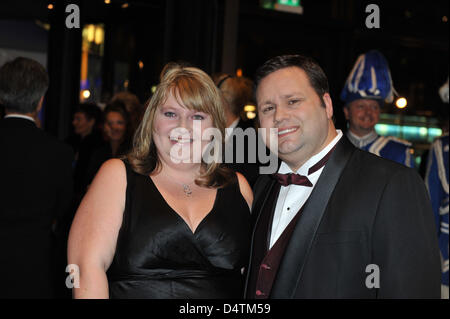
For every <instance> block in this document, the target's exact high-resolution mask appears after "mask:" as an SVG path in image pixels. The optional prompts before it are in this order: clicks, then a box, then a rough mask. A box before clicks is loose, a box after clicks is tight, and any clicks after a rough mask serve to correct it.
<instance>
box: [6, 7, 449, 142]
mask: <svg viewBox="0 0 450 319" xmlns="http://www.w3.org/2000/svg"><path fill="white" fill-rule="evenodd" d="M233 1H235V0H233ZM124 2H125V1H124V0H123V1H122V0H112V3H111V5H105V4H104V1H103V0H73V1H66V0H55V1H53V3H54V5H55V8H54V9H53V10H48V9H47V3H48V1H41V0H14V1H11V0H3V1H0V19H20V20H24V21H29V22H30V23H34V21H35V20H36V19H37V20H40V21H42V22H44V23H49V24H50V25H51V30H50V32H49V41H48V52H49V54H48V62H49V63H48V67H49V71H50V77H51V81H52V84H51V87H50V90H49V92H48V94H47V101H48V103H49V104H50V106H49V112H48V114H47V115H46V116H47V118H46V120H47V121H46V129H47V130H48V131H50V132H51V133H53V134H55V135H58V136H59V137H61V138H62V137H65V135H66V134H67V132H68V131H69V129H70V126H71V124H70V122H71V112H72V111H73V108H74V107H75V105H76V103H77V102H78V95H79V84H80V83H79V81H80V79H79V77H80V54H81V30H80V29H78V30H77V29H72V30H68V29H67V28H65V26H64V20H65V17H66V13H65V12H64V7H65V5H67V4H68V3H76V4H79V5H80V9H81V23H82V24H85V23H103V24H104V26H105V37H106V38H105V54H104V57H103V66H102V72H103V74H102V81H103V82H102V87H103V91H104V92H103V93H105V95H108V93H109V94H111V93H112V92H113V89H114V85H115V83H114V79H115V64H116V63H117V62H120V63H125V64H126V65H128V68H129V77H130V79H129V90H130V91H131V92H133V93H135V94H137V95H138V97H139V98H140V99H141V102H144V101H145V100H146V99H147V98H148V97H149V96H150V89H151V86H152V85H155V84H157V82H158V77H159V73H160V71H161V69H162V67H163V66H164V64H165V63H167V62H169V61H185V62H188V63H190V64H193V65H195V66H198V67H200V68H202V69H204V70H205V71H206V72H208V73H214V72H218V71H221V70H222V68H223V66H224V64H225V62H227V63H228V64H229V65H228V66H227V68H229V69H230V70H231V71H233V69H236V68H242V69H243V72H244V75H245V76H248V77H253V75H254V72H255V70H256V68H257V67H258V66H259V65H261V64H262V63H263V62H264V61H266V60H267V59H269V58H270V57H273V56H275V55H278V54H286V53H303V54H307V55H310V56H312V57H314V58H315V59H316V60H317V61H318V62H319V64H320V65H321V66H322V67H323V69H324V71H325V72H326V74H327V75H328V78H329V82H330V89H331V95H332V97H333V99H334V104H335V106H336V109H337V110H338V111H339V110H340V107H341V105H342V103H341V102H340V101H339V93H340V90H341V88H342V86H343V84H344V81H345V79H346V77H347V75H348V73H349V71H350V69H351V67H352V65H353V63H354V62H355V59H356V57H357V56H358V55H359V54H361V53H363V52H366V51H367V50H369V49H379V50H380V51H382V52H383V53H384V54H385V56H386V57H387V59H388V61H389V63H390V66H391V71H392V78H393V80H394V86H395V87H396V89H397V90H398V91H399V93H400V94H402V95H403V94H404V95H407V96H408V98H409V101H410V107H409V108H408V110H406V112H405V113H407V114H408V112H409V113H411V114H426V115H428V116H430V115H436V114H440V113H439V112H441V111H442V110H443V108H442V107H441V105H442V103H440V100H439V96H438V95H437V88H438V87H439V86H440V85H442V84H443V82H444V81H445V79H446V78H447V76H448V35H449V34H448V23H445V22H443V21H442V19H441V18H442V17H443V16H444V15H446V16H447V17H448V5H449V3H448V1H447V0H445V1H444V0H435V1H433V3H432V5H431V4H430V5H428V4H427V3H424V2H423V1H418V0H414V1H412V0H410V1H407V0H398V1H388V0H385V1H376V0H374V1H364V0H361V1H359V0H358V1H357V0H321V1H315V0H302V1H301V3H302V5H303V7H304V14H303V15H295V14H288V13H281V12H275V11H271V10H265V9H262V8H260V7H259V0H245V1H243V0H242V1H237V2H238V5H239V10H238V11H237V15H238V16H237V17H236V16H234V17H233V16H232V17H231V18H230V17H228V18H230V20H226V19H225V15H226V12H230V11H227V7H226V4H227V3H228V4H229V3H230V1H228V2H226V0H186V1H178V0H145V1H144V0H130V1H128V2H129V7H128V8H122V4H123V3H124ZM235 2H236V1H235ZM369 3H376V4H378V5H379V6H380V10H381V28H380V29H379V30H376V29H371V30H369V29H367V28H366V27H365V25H364V21H365V18H366V16H367V13H365V6H366V5H367V4H369ZM231 11H233V10H231ZM226 21H235V23H237V30H238V31H237V36H236V37H235V41H236V43H235V44H233V43H228V42H224V39H226V40H227V41H228V39H231V40H230V41H233V37H232V36H230V34H226V32H227V29H226V28H225V27H224V26H225V24H226ZM5 32H6V33H5ZM224 32H225V35H224ZM2 34H7V36H8V37H12V38H14V29H12V30H7V31H5V30H1V31H0V43H1V40H2V38H5V37H6V36H1V35H2ZM37 39H38V38H37V37H33V40H34V41H35V42H39V41H38V40H37ZM17 40H18V41H19V40H21V39H17ZM25 42H27V41H25ZM233 45H234V46H235V47H236V52H235V56H234V55H233V54H231V55H227V54H225V55H222V52H223V51H224V50H225V51H226V47H227V46H228V47H233ZM139 61H142V62H143V63H144V68H143V69H140V68H139V67H138V62H139ZM233 65H234V66H233ZM231 71H230V72H231ZM447 109H448V108H447ZM427 112H428V113H427ZM336 117H337V120H338V121H339V122H341V123H342V121H343V118H342V114H340V113H339V112H336Z"/></svg>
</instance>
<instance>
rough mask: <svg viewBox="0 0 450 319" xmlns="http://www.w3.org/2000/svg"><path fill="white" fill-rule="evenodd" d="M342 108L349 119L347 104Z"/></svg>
mask: <svg viewBox="0 0 450 319" xmlns="http://www.w3.org/2000/svg"><path fill="white" fill-rule="evenodd" d="M342 109H343V110H344V115H345V119H346V120H347V121H348V120H349V119H350V115H349V109H348V106H347V105H346V106H344V107H343V108H342Z"/></svg>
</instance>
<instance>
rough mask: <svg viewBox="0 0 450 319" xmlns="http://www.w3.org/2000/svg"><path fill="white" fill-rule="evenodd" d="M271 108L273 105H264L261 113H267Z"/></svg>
mask: <svg viewBox="0 0 450 319" xmlns="http://www.w3.org/2000/svg"><path fill="white" fill-rule="evenodd" d="M273 109H274V107H273V106H266V107H264V108H263V110H262V111H263V113H268V112H270V111H272V110H273Z"/></svg>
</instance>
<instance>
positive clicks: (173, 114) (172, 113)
mask: <svg viewBox="0 0 450 319" xmlns="http://www.w3.org/2000/svg"><path fill="white" fill-rule="evenodd" d="M164 116H166V117H175V113H174V112H164Z"/></svg>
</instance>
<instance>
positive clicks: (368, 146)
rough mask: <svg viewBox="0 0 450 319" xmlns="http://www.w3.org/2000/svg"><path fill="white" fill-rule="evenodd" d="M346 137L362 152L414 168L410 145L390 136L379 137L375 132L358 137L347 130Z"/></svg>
mask: <svg viewBox="0 0 450 319" xmlns="http://www.w3.org/2000/svg"><path fill="white" fill-rule="evenodd" d="M347 137H348V139H349V140H350V141H351V142H352V143H353V145H355V146H356V147H358V148H360V149H362V150H364V151H368V152H370V153H372V154H375V155H378V156H380V157H383V158H386V159H389V160H391V161H395V162H397V163H400V164H403V165H405V166H408V167H414V160H413V153H414V150H413V149H412V148H411V143H409V142H407V141H403V140H401V139H398V138H396V137H392V136H387V137H384V136H380V135H378V134H377V133H376V132H375V131H373V132H371V133H369V134H367V135H365V136H363V137H359V136H357V135H355V134H353V133H352V132H351V131H350V130H349V131H347Z"/></svg>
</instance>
